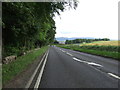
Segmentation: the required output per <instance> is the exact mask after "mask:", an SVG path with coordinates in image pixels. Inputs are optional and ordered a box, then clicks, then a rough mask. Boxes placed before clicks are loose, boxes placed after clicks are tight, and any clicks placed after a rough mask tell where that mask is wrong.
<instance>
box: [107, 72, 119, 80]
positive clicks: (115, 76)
mask: <svg viewBox="0 0 120 90" xmlns="http://www.w3.org/2000/svg"><path fill="white" fill-rule="evenodd" d="M108 74H109V75H110V76H112V77H114V78H117V79H120V77H119V76H117V75H115V74H112V73H108Z"/></svg>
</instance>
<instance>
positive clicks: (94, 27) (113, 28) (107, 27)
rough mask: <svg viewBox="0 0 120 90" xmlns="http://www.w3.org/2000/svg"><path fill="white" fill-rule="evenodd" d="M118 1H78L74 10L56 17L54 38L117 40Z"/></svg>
mask: <svg viewBox="0 0 120 90" xmlns="http://www.w3.org/2000/svg"><path fill="white" fill-rule="evenodd" d="M118 1H120V0H79V5H78V7H77V9H76V10H73V9H72V10H66V11H64V12H61V15H60V16H58V15H56V17H55V22H56V27H57V29H56V32H57V33H56V35H55V37H94V38H110V39H118ZM60 17H61V18H60Z"/></svg>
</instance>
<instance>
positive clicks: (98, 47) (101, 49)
mask: <svg viewBox="0 0 120 90" xmlns="http://www.w3.org/2000/svg"><path fill="white" fill-rule="evenodd" d="M59 47H62V48H66V49H72V50H76V51H80V52H86V53H90V54H95V55H99V56H104V57H109V58H114V59H117V60H118V59H120V53H119V52H118V51H119V48H120V45H119V44H118V41H96V42H92V43H83V44H80V45H73V44H67V45H59Z"/></svg>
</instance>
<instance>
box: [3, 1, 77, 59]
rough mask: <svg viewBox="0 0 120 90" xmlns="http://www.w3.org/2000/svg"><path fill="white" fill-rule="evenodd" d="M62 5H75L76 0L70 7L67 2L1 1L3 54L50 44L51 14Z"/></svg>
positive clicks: (17, 52)
mask: <svg viewBox="0 0 120 90" xmlns="http://www.w3.org/2000/svg"><path fill="white" fill-rule="evenodd" d="M73 1H75V0H73ZM65 6H68V7H71V8H76V7H77V3H76V2H74V5H73V4H72V6H73V7H72V6H71V3H70V2H3V3H2V40H3V48H2V49H3V52H2V54H3V55H2V56H3V57H4V56H8V55H13V54H17V55H18V54H19V53H21V52H24V51H26V50H30V49H33V48H36V47H42V46H44V45H48V44H51V43H52V42H53V41H54V37H55V33H56V31H55V30H56V26H55V21H54V19H53V17H54V16H55V13H57V14H58V15H60V13H59V12H60V11H64V9H65Z"/></svg>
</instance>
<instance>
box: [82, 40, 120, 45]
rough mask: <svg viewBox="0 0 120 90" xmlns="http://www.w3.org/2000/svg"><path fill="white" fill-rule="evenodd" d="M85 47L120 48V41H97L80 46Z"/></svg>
mask: <svg viewBox="0 0 120 90" xmlns="http://www.w3.org/2000/svg"><path fill="white" fill-rule="evenodd" d="M84 45H99V46H120V41H96V42H92V43H84V44H80V46H84Z"/></svg>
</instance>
